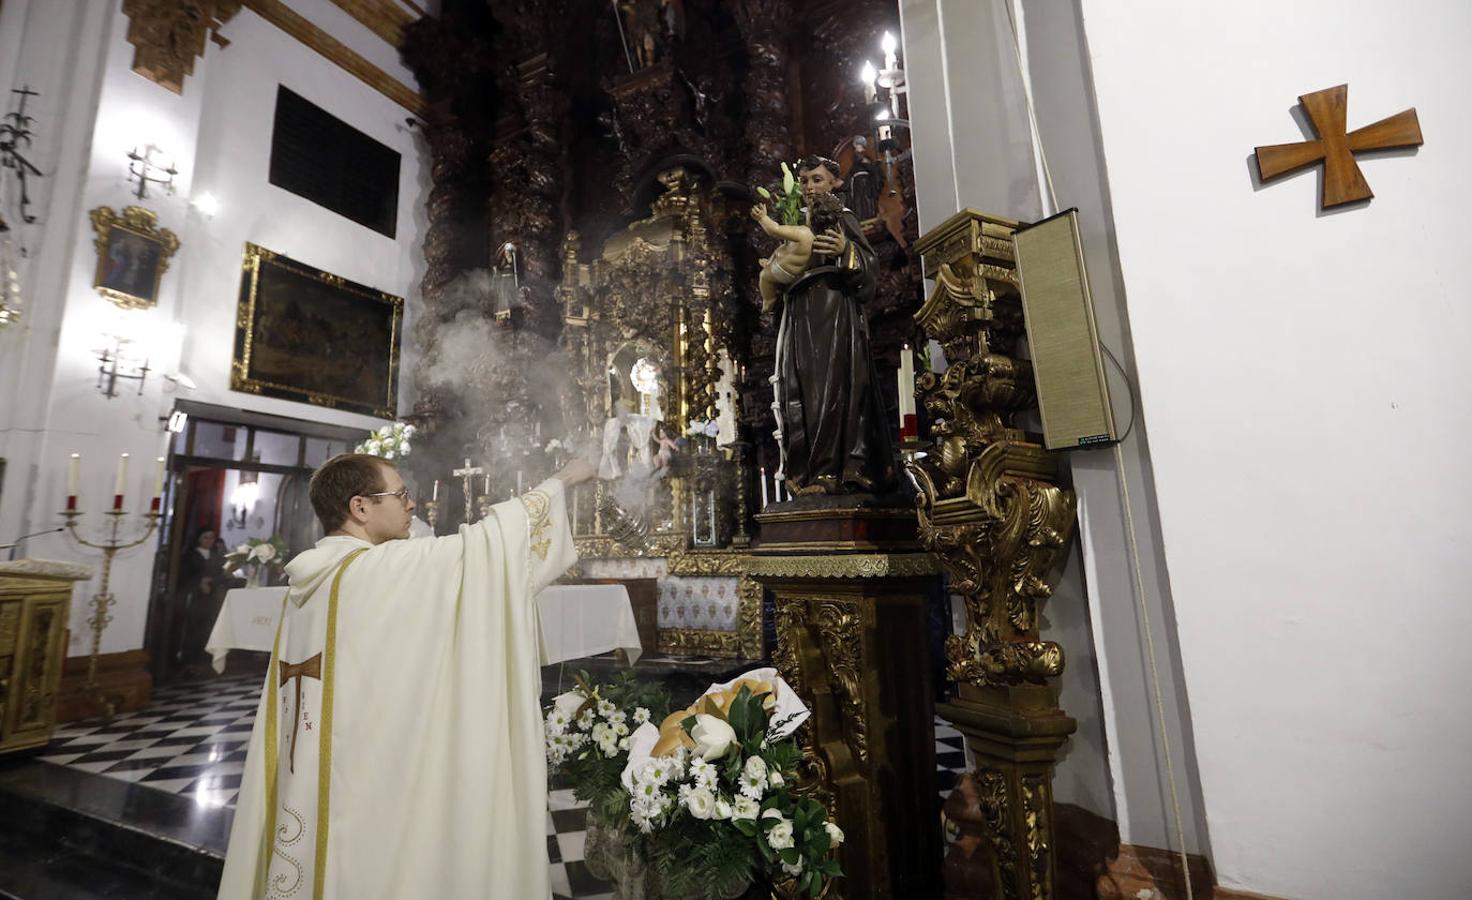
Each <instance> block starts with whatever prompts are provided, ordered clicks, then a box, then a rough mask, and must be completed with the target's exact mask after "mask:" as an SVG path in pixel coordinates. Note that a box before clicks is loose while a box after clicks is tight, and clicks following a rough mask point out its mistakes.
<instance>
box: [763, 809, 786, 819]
mask: <svg viewBox="0 0 1472 900" xmlns="http://www.w3.org/2000/svg"><path fill="white" fill-rule="evenodd" d="M762 818H763V819H781V818H783V815H782V810H780V809H769V810H765V811H764V812H763V813H762Z"/></svg>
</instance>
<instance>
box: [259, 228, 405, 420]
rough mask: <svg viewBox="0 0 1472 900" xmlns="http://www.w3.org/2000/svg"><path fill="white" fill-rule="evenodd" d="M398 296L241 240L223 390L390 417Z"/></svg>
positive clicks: (398, 332)
mask: <svg viewBox="0 0 1472 900" xmlns="http://www.w3.org/2000/svg"><path fill="white" fill-rule="evenodd" d="M403 318H404V298H402V297H395V296H394V295H392V294H386V293H384V292H383V291H378V290H374V289H373V288H370V287H366V286H364V285H361V284H355V283H353V282H351V281H348V280H347V279H345V278H340V277H338V276H336V275H333V274H331V273H329V272H323V271H322V270H320V269H314V268H312V267H311V266H308V265H303V264H302V263H299V262H296V261H295V260H293V259H290V258H288V257H285V256H281V255H279V254H277V253H273V252H272V251H270V250H267V249H266V248H264V247H258V246H256V245H255V244H246V245H245V261H244V265H243V271H242V275H241V279H240V304H239V306H238V308H237V310H236V317H235V358H234V364H233V365H232V366H231V370H230V388H231V390H236V391H243V392H245V393H248V394H260V395H262V396H267V397H281V398H283V399H287V400H298V401H302V402H305V403H314V404H316V405H318V406H328V407H332V408H333V409H343V410H349V411H351V412H360V413H366V414H367V415H370V416H378V417H380V418H384V419H392V418H394V417H395V415H396V411H397V408H398V399H397V398H398V385H399V343H400V340H401V337H402V323H403Z"/></svg>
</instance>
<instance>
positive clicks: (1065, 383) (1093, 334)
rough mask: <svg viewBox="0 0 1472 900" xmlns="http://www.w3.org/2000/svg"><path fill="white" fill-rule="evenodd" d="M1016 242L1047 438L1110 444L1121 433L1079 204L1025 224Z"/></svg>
mask: <svg viewBox="0 0 1472 900" xmlns="http://www.w3.org/2000/svg"><path fill="white" fill-rule="evenodd" d="M1012 243H1013V245H1014V248H1015V250H1016V254H1017V274H1018V277H1019V280H1020V281H1021V283H1022V309H1023V315H1024V316H1025V318H1026V321H1027V340H1028V346H1029V348H1030V349H1031V351H1032V368H1033V376H1034V378H1035V380H1036V383H1037V391H1038V408H1039V410H1040V412H1041V414H1042V420H1043V445H1044V446H1046V447H1047V448H1048V449H1049V450H1067V449H1071V448H1078V447H1088V446H1093V445H1099V444H1109V443H1113V442H1114V441H1116V440H1118V439H1119V436H1118V434H1117V433H1116V431H1115V428H1114V412H1113V410H1112V409H1111V407H1110V405H1109V383H1108V381H1106V380H1105V377H1104V357H1103V354H1102V353H1101V352H1100V347H1099V332H1098V328H1097V327H1096V326H1095V324H1094V302H1093V298H1092V297H1091V296H1090V295H1089V276H1088V271H1087V270H1086V269H1085V267H1084V252H1083V243H1082V241H1081V240H1080V239H1079V232H1078V210H1076V209H1069V210H1065V211H1063V212H1061V213H1058V214H1057V215H1055V216H1050V217H1049V218H1046V219H1043V220H1042V221H1041V222H1036V223H1034V224H1032V225H1025V226H1020V227H1019V228H1018V229H1017V231H1016V233H1015V234H1014V235H1013V236H1012Z"/></svg>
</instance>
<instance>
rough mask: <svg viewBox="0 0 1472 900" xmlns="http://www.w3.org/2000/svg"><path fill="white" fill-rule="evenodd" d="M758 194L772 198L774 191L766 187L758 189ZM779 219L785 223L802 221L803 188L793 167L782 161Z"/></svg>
mask: <svg viewBox="0 0 1472 900" xmlns="http://www.w3.org/2000/svg"><path fill="white" fill-rule="evenodd" d="M756 192H757V195H758V196H760V197H761V198H762V199H763V200H771V199H772V192H771V191H769V190H767V189H766V188H764V187H758V188H757V189H756ZM776 212H777V221H779V222H781V223H782V224H783V225H797V224H800V223H801V222H802V190H801V189H800V188H799V187H798V185H797V177H796V176H794V175H793V174H792V167H791V166H789V165H787V163H785V162H784V163H782V193H781V194H779V195H777V205H776Z"/></svg>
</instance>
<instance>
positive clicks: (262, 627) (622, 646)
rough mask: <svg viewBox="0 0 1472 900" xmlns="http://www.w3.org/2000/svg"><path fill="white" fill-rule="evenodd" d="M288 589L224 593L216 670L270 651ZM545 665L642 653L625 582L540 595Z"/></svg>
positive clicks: (214, 647) (561, 587)
mask: <svg viewBox="0 0 1472 900" xmlns="http://www.w3.org/2000/svg"><path fill="white" fill-rule="evenodd" d="M285 598H286V588H284V587H270V588H235V589H234V590H232V591H230V592H228V593H227V594H225V600H224V602H223V603H221V604H220V614H219V616H217V617H216V618H215V627H214V628H213V629H212V630H211V631H210V636H209V639H208V640H207V641H205V645H204V649H205V651H206V652H207V653H209V654H210V660H211V665H212V666H213V667H214V670H215V671H216V672H224V671H225V656H226V654H228V653H229V652H230V651H231V650H260V651H263V652H266V653H270V652H271V644H272V642H273V641H274V640H275V639H276V623H277V621H278V620H279V619H280V617H281V603H282V601H283V600H284V599H285ZM537 611H538V614H539V619H540V622H541V627H540V629H539V637H540V638H541V645H542V664H543V665H551V664H552V663H559V662H564V661H566V660H569V659H582V658H584V657H587V656H597V655H598V654H600V653H607V652H609V651H611V650H623V651H624V652H625V653H627V654H628V657H629V663H630V664H631V665H632V664H633V663H635V662H637V661H638V659H639V655H640V654H641V653H643V650H644V648H643V645H642V644H640V643H639V629H638V626H637V625H636V624H635V622H634V608H633V606H632V605H631V604H630V603H629V592H628V590H627V589H625V588H624V586H623V585H621V584H554V585H552V586H550V587H548V588H547V589H546V590H544V591H542V593H540V594H538V595H537Z"/></svg>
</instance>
